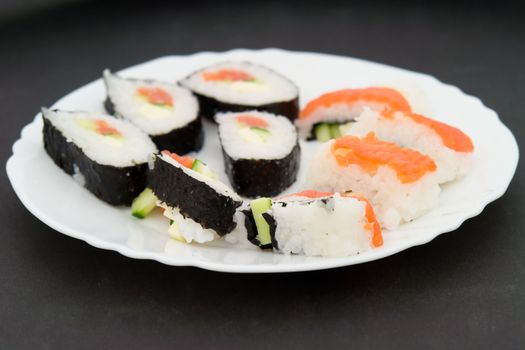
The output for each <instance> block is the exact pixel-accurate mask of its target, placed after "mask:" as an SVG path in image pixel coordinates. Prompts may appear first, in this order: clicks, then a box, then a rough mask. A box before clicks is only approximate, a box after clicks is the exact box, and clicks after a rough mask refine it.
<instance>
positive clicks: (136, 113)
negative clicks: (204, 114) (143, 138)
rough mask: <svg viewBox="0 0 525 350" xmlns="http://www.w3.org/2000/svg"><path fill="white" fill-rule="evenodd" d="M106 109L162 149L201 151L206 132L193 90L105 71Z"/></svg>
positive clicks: (178, 151) (182, 151) (181, 151)
mask: <svg viewBox="0 0 525 350" xmlns="http://www.w3.org/2000/svg"><path fill="white" fill-rule="evenodd" d="M104 82H105V84H106V90H107V99H106V102H105V107H106V110H107V111H108V112H109V113H111V114H114V115H116V116H118V117H121V118H124V119H127V120H129V121H130V122H132V123H134V124H135V125H137V126H138V127H139V128H141V129H142V130H144V131H145V132H146V133H147V134H148V135H150V137H151V139H152V140H153V142H154V143H155V144H156V145H157V147H158V148H159V149H167V150H170V151H172V152H176V153H178V154H186V153H189V152H193V151H198V150H200V149H201V147H202V145H203V142H204V131H203V128H202V122H201V119H200V118H199V104H198V102H197V99H196V98H195V96H193V94H192V93H191V91H189V90H188V89H185V88H183V87H181V86H178V85H177V84H174V83H167V82H161V81H155V80H146V79H130V78H123V77H120V76H118V75H116V74H112V73H111V72H110V71H109V70H105V71H104Z"/></svg>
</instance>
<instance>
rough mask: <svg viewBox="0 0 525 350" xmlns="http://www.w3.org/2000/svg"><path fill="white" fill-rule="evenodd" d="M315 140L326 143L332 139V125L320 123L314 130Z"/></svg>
mask: <svg viewBox="0 0 525 350" xmlns="http://www.w3.org/2000/svg"><path fill="white" fill-rule="evenodd" d="M314 133H315V138H316V139H317V141H320V142H326V141H328V140H330V139H331V138H332V136H331V133H330V125H328V124H327V123H320V124H317V125H316V126H315V129H314Z"/></svg>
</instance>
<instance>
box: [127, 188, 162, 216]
mask: <svg viewBox="0 0 525 350" xmlns="http://www.w3.org/2000/svg"><path fill="white" fill-rule="evenodd" d="M156 204H157V196H155V194H154V193H153V191H152V190H151V189H149V188H146V189H144V191H142V192H141V193H140V194H139V195H138V196H137V197H136V198H135V199H134V200H133V202H132V203H131V215H133V216H135V217H137V218H139V219H144V218H145V217H146V216H147V215H148V214H149V213H151V211H152V210H153V209H154V208H155V205H156Z"/></svg>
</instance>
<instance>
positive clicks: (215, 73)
mask: <svg viewBox="0 0 525 350" xmlns="http://www.w3.org/2000/svg"><path fill="white" fill-rule="evenodd" d="M180 84H181V85H182V86H185V87H187V88H188V89H190V90H191V91H193V93H194V94H195V95H196V96H197V98H198V99H199V105H200V108H201V114H202V115H203V116H205V117H206V118H208V119H210V120H212V121H213V120H214V116H215V114H216V113H218V112H241V111H247V110H254V109H255V110H259V111H266V112H270V113H274V114H278V115H283V116H285V117H287V118H288V119H290V120H292V121H293V120H294V119H296V118H297V116H298V114H299V90H298V88H297V86H296V85H295V84H293V83H292V82H291V81H290V80H288V79H286V78H285V77H283V76H282V75H280V74H278V73H277V72H275V71H273V70H271V69H269V68H267V67H264V66H262V65H258V64H253V63H250V62H223V63H219V64H216V65H212V66H208V67H206V68H204V69H201V70H199V71H197V72H194V73H192V74H191V75H189V76H188V77H186V78H185V79H183V80H182V81H180Z"/></svg>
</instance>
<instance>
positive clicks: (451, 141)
mask: <svg viewBox="0 0 525 350" xmlns="http://www.w3.org/2000/svg"><path fill="white" fill-rule="evenodd" d="M381 115H382V116H383V117H385V118H387V119H392V118H393V112H392V111H384V112H383V113H381ZM405 115H406V116H407V117H409V118H411V119H412V120H413V121H414V122H416V123H418V124H422V125H425V126H427V127H429V128H430V129H432V130H434V132H435V133H436V134H438V136H439V137H440V138H441V141H443V144H444V145H445V147H448V148H450V149H451V150H454V151H456V152H464V153H471V152H472V151H474V145H473V144H472V140H471V139H470V137H468V136H467V135H466V134H465V133H464V132H463V131H461V130H459V129H458V128H455V127H453V126H450V125H448V124H445V123H442V122H439V121H437V120H434V119H430V118H427V117H424V116H422V115H420V114H416V113H411V112H405Z"/></svg>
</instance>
